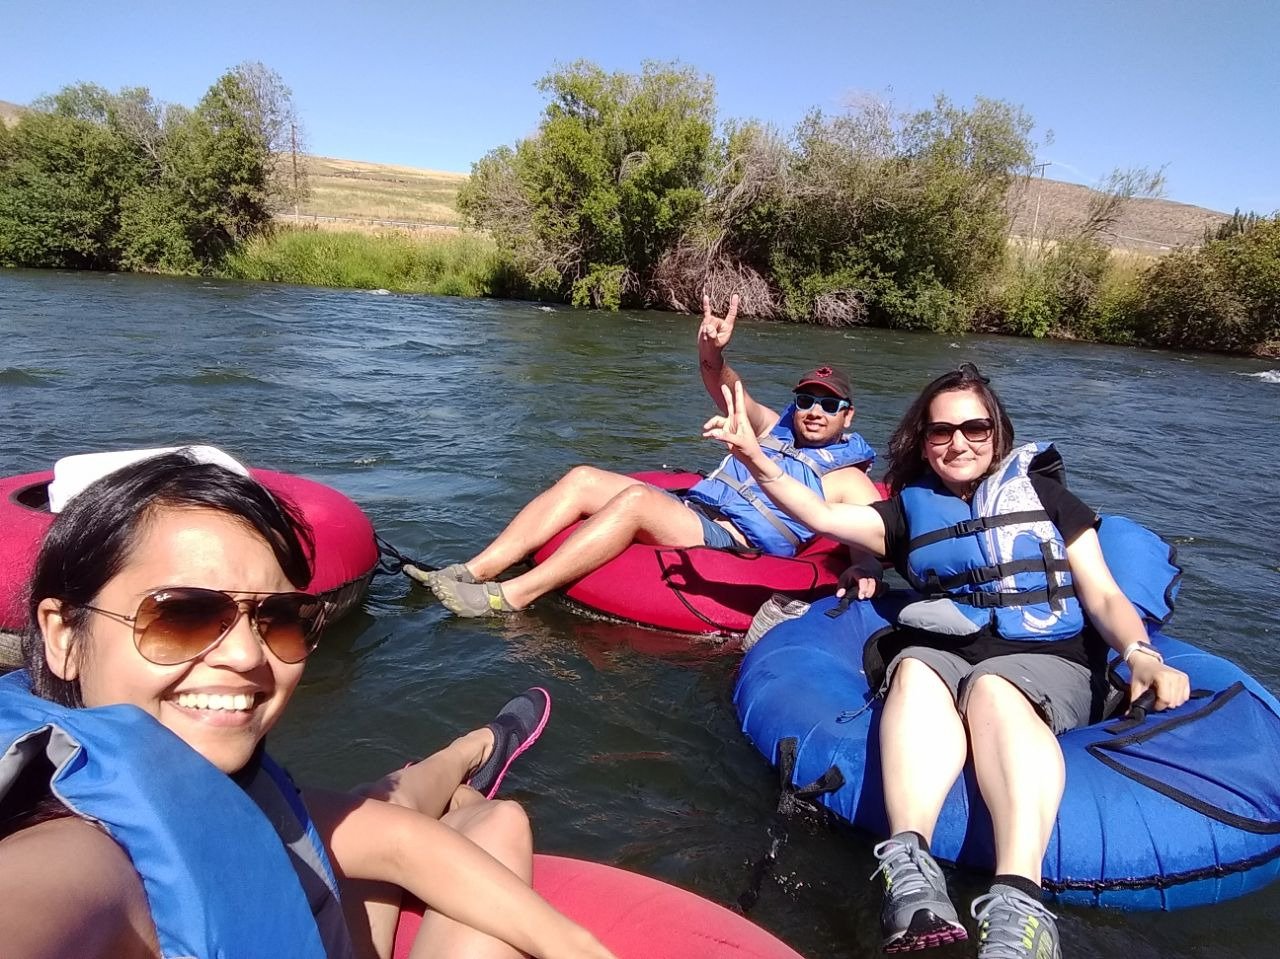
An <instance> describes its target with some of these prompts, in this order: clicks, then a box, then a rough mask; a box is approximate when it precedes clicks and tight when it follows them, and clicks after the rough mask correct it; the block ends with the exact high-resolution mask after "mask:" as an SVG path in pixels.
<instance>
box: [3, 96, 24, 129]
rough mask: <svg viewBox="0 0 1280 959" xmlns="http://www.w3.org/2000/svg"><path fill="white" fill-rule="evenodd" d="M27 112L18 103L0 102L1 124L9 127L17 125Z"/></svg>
mask: <svg viewBox="0 0 1280 959" xmlns="http://www.w3.org/2000/svg"><path fill="white" fill-rule="evenodd" d="M26 112H27V108H26V107H20V106H18V105H17V104H16V103H10V102H9V101H8V100H0V123H3V124H4V125H5V126H7V127H11V126H13V125H14V124H15V123H17V122H18V121H19V120H20V119H22V115H23V114H24V113H26Z"/></svg>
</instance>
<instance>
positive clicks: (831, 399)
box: [796, 393, 853, 416]
mask: <svg viewBox="0 0 1280 959" xmlns="http://www.w3.org/2000/svg"><path fill="white" fill-rule="evenodd" d="M814 403H817V404H818V405H819V406H820V407H822V412H824V413H826V414H827V415H828V416H835V415H836V414H837V413H839V412H840V411H841V410H843V409H847V408H848V407H850V406H852V405H853V404H852V403H850V402H849V401H848V400H842V399H840V397H838V396H814V395H813V394H812V393H797V394H796V409H798V410H807V409H810V408H811V407H812V406H813V404H814Z"/></svg>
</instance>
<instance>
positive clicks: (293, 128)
mask: <svg viewBox="0 0 1280 959" xmlns="http://www.w3.org/2000/svg"><path fill="white" fill-rule="evenodd" d="M289 142H290V144H291V145H292V151H291V152H292V153H293V219H294V222H295V223H296V222H297V221H298V124H297V123H296V122H294V121H293V120H290V121H289Z"/></svg>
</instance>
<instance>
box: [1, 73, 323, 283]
mask: <svg viewBox="0 0 1280 959" xmlns="http://www.w3.org/2000/svg"><path fill="white" fill-rule="evenodd" d="M298 142H299V137H298V124H297V119H296V117H295V115H294V110H293V105H292V100H291V97H290V94H289V89H288V87H286V86H285V85H284V83H283V82H282V81H281V80H280V78H279V76H277V75H276V74H275V73H273V72H272V71H271V70H269V69H267V68H266V67H264V66H262V65H261V64H257V63H250V64H243V65H241V66H238V67H235V68H234V69H232V70H229V71H227V72H226V73H225V74H223V75H222V76H221V77H219V78H218V80H217V81H216V82H215V83H214V84H213V86H211V87H210V88H209V91H208V92H207V93H206V94H205V95H204V97H203V98H202V99H201V100H200V102H199V103H198V104H197V105H196V106H195V107H194V108H191V109H188V108H187V107H183V106H179V105H174V104H164V103H160V102H158V101H156V100H154V99H153V98H152V96H151V94H150V92H148V91H147V90H146V89H145V88H142V87H138V88H131V89H124V90H121V91H119V92H118V93H110V92H108V91H107V90H104V89H103V88H102V87H99V86H96V85H94V84H87V83H82V84H78V85H75V86H70V87H66V88H65V89H63V90H62V91H60V92H59V93H57V94H55V95H53V96H51V97H47V98H45V99H44V100H42V101H40V102H38V103H36V104H35V108H34V109H32V110H30V111H27V112H26V113H24V114H23V115H22V116H21V118H20V119H19V120H18V122H17V123H15V124H14V125H13V126H12V127H9V126H7V125H3V124H0V265H6V266H45V267H63V268H72V269H97V270H103V269H106V270H138V271H157V272H166V273H196V272H208V271H211V270H214V269H216V268H217V267H218V266H219V265H220V264H221V262H222V261H223V260H224V259H225V258H226V256H227V255H228V254H230V253H231V252H232V251H233V250H235V249H236V247H237V246H238V245H239V244H240V243H242V242H243V241H245V240H246V239H248V238H249V237H252V236H254V235H255V234H257V233H258V232H260V231H261V230H262V229H263V228H264V227H266V226H267V225H268V224H269V223H270V222H271V218H272V211H273V210H274V209H276V208H278V207H280V206H282V205H287V204H289V203H290V202H291V201H292V199H293V197H294V196H295V195H296V194H297V193H298V192H299V191H300V190H302V189H303V188H304V183H303V182H302V180H301V177H300V175H299V172H298V171H299V168H298V163H297V157H298V152H297V148H298Z"/></svg>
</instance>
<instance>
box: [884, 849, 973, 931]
mask: <svg viewBox="0 0 1280 959" xmlns="http://www.w3.org/2000/svg"><path fill="white" fill-rule="evenodd" d="M874 852H875V856H876V858H877V859H878V860H880V868H879V869H877V870H876V871H875V872H874V873H872V878H875V876H877V875H879V876H880V877H881V878H883V879H884V904H883V905H882V906H881V907H880V933H881V936H882V939H881V946H882V948H883V949H884V951H885V952H911V951H914V950H917V949H928V948H931V947H933V946H944V945H946V944H947V943H949V942H962V941H963V940H965V939H967V938H969V934H968V933H967V932H966V931H965V928H964V926H962V925H960V917H959V916H957V915H956V907H955V906H953V905H952V904H951V899H950V898H949V897H948V896H947V881H946V879H945V878H944V877H943V875H942V869H941V868H939V866H938V864H937V863H936V862H935V861H934V859H933V857H932V856H930V855H929V854H928V853H927V852H925V851H924V850H923V849H921V848H920V847H919V844H918V842H917V840H916V837H915V834H914V833H900V834H898V835H897V836H894V837H893V838H892V839H886V840H885V841H884V842H882V843H880V844H879V845H877V846H876V848H875V850H874Z"/></svg>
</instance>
